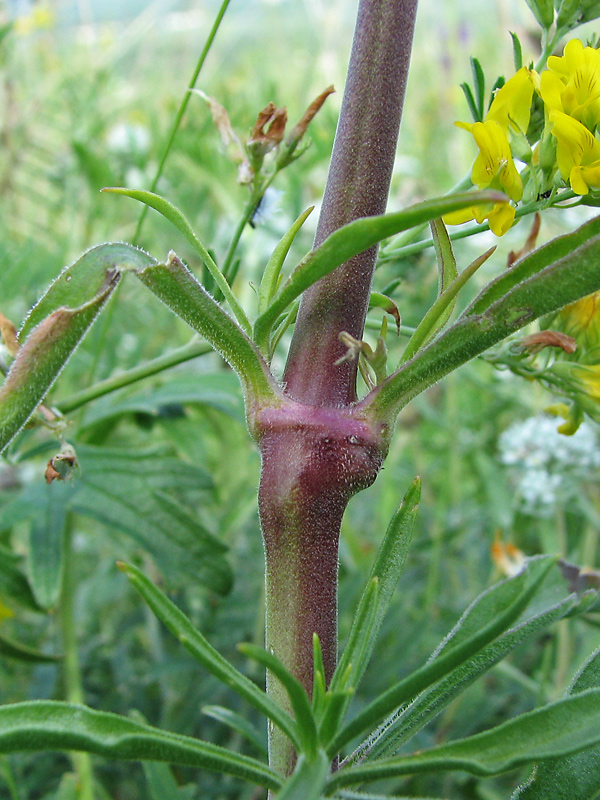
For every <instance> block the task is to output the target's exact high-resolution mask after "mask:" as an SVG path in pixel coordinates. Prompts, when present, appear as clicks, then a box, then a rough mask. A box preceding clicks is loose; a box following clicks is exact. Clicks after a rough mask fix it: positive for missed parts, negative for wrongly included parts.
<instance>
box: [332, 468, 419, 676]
mask: <svg viewBox="0 0 600 800" xmlns="http://www.w3.org/2000/svg"><path fill="white" fill-rule="evenodd" d="M420 497H421V481H420V480H419V478H416V479H415V480H414V482H413V483H412V485H411V486H410V488H409V490H408V491H407V492H406V495H405V496H404V499H403V501H402V504H401V505H400V508H399V509H398V510H397V511H396V513H395V514H394V516H393V517H392V519H391V521H390V524H389V525H388V528H387V531H386V532H385V536H384V538H383V541H382V543H381V546H380V548H379V552H378V553H377V558H376V559H375V563H374V564H373V567H372V569H371V574H370V575H369V581H368V582H367V585H366V587H365V590H364V592H363V595H362V597H361V599H360V602H359V604H358V608H357V610H356V614H355V617H354V622H353V624H352V629H351V631H350V635H349V637H348V642H347V644H346V647H345V648H344V651H343V653H342V656H341V658H340V662H339V664H338V666H337V668H336V670H335V673H334V676H333V678H332V681H331V688H332V690H333V689H336V688H339V686H340V679H341V676H343V675H344V674H346V672H347V671H348V670H349V673H348V684H349V685H350V686H352V687H354V688H356V687H357V686H358V683H359V681H360V679H361V678H362V676H363V674H364V671H365V669H366V668H367V665H368V663H369V661H370V659H371V655H372V653H373V648H374V647H375V642H376V640H377V635H378V633H379V630H380V628H381V625H382V623H383V619H384V617H385V615H386V613H387V610H388V608H389V605H390V602H391V600H392V595H393V594H394V591H395V589H396V585H397V583H398V580H399V579H400V575H401V574H402V571H403V569H404V564H405V562H406V556H407V554H408V549H409V547H410V543H411V541H412V534H413V527H414V522H415V517H416V515H417V510H418V507H419V499H420ZM374 578H377V581H378V587H379V590H378V593H377V597H376V599H375V604H374V609H373V621H372V624H371V625H370V626H366V627H365V625H364V621H365V618H366V616H367V609H368V606H369V587H370V585H371V583H372V581H373V579H374Z"/></svg>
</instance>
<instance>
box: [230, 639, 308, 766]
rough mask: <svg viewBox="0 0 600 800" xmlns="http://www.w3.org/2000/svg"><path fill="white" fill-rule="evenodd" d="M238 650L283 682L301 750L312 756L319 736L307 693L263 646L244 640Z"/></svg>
mask: <svg viewBox="0 0 600 800" xmlns="http://www.w3.org/2000/svg"><path fill="white" fill-rule="evenodd" d="M238 650H239V651H240V652H241V653H243V654H244V655H245V656H247V657H248V658H253V659H254V660H255V661H258V662H259V664H262V665H263V666H265V667H266V668H267V669H268V670H270V671H271V672H272V673H273V675H274V676H275V677H276V678H277V679H278V680H279V681H280V682H281V683H282V684H283V686H284V687H285V690H286V692H287V693H288V697H289V698H290V704H291V706H292V709H293V711H294V715H295V717H296V724H297V725H298V733H299V735H300V742H301V750H302V751H303V752H305V753H307V754H308V756H310V757H311V758H312V757H313V756H314V755H315V754H316V751H317V747H318V744H319V742H318V738H319V737H318V734H317V726H316V722H315V718H314V715H313V712H312V708H311V705H310V701H309V699H308V695H307V694H306V691H305V690H304V687H303V686H302V684H301V683H300V681H299V680H297V678H294V676H293V675H292V674H291V673H289V672H288V671H287V669H286V668H285V667H284V665H283V664H282V663H281V661H280V660H279V659H278V658H277V657H276V656H274V655H273V654H272V653H269V652H267V651H266V650H265V649H264V648H262V647H259V646H258V645H255V644H248V643H246V642H244V643H243V644H239V645H238Z"/></svg>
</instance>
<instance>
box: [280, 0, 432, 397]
mask: <svg viewBox="0 0 600 800" xmlns="http://www.w3.org/2000/svg"><path fill="white" fill-rule="evenodd" d="M416 6H417V0H383V1H382V0H362V1H361V3H360V6H359V10H358V19H357V23H356V30H355V35H354V43H353V47H352V53H351V56H350V65H349V69H348V78H347V82H346V88H345V91H344V99H343V102H342V110H341V113H340V120H339V123H338V129H337V133H336V138H335V143H334V147H333V154H332V159H331V165H330V168H329V176H328V179H327V185H326V188H325V196H324V198H323V206H322V210H321V216H320V218H319V224H318V227H317V233H316V238H315V246H318V245H319V244H321V243H322V242H323V241H324V240H325V239H326V238H327V236H329V234H331V233H332V232H333V231H334V230H336V229H337V228H340V227H342V225H345V224H347V223H348V222H351V221H352V220H354V219H357V218H359V217H366V216H371V215H374V214H382V213H383V212H384V211H385V207H386V203H387V196H388V191H389V184H390V178H391V174H392V167H393V164H394V158H395V153H396V143H397V138H398V129H399V125H400V116H401V111H402V103H403V100H404V92H405V88H406V78H407V75H408V64H409V59H410V51H411V45H412V34H413V27H414V21H415V14H416ZM376 255H377V249H376V248H371V249H369V250H367V251H365V252H364V253H361V254H360V255H358V256H356V257H355V258H353V259H351V260H350V261H349V262H347V263H346V264H343V265H342V266H341V267H338V268H337V269H336V270H335V271H334V272H333V273H331V275H329V276H327V277H326V278H323V279H322V280H320V281H319V282H318V283H317V284H315V286H313V287H311V288H310V289H309V290H308V291H307V292H306V293H305V295H304V297H303V300H302V303H301V305H300V310H299V312H298V320H297V322H296V328H295V331H294V336H293V339H292V344H291V348H290V354H289V357H288V362H287V366H286V370H285V376H284V379H285V382H286V385H287V390H288V392H289V394H290V395H291V396H292V397H294V398H295V399H296V400H301V401H302V402H306V403H312V404H315V405H347V404H348V403H351V402H353V401H354V400H355V399H356V361H345V362H343V363H341V364H337V365H336V364H335V362H336V361H337V360H338V359H339V358H340V356H342V355H343V354H344V349H345V348H344V345H343V344H342V343H341V342H340V341H339V338H338V337H339V334H340V332H341V331H347V332H348V333H350V334H351V335H352V336H353V337H354V338H355V339H360V338H361V337H362V332H363V327H364V321H365V316H366V313H367V308H368V302H369V294H370V290H371V280H372V276H373V270H374V267H375V259H376Z"/></svg>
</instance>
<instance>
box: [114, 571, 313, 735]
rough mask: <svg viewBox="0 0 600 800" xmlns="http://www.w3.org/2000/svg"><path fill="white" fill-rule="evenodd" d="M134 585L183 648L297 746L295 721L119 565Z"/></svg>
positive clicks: (180, 614)
mask: <svg viewBox="0 0 600 800" xmlns="http://www.w3.org/2000/svg"><path fill="white" fill-rule="evenodd" d="M118 567H119V569H121V570H122V571H123V572H125V574H126V575H127V577H128V578H129V580H130V581H131V583H132V584H133V586H135V588H136V589H137V591H138V592H139V593H140V594H141V596H142V597H143V598H144V600H145V601H146V603H147V604H148V605H149V607H150V608H151V609H152V611H153V613H154V614H155V615H156V616H157V617H158V619H159V620H160V621H161V622H162V623H163V624H164V625H165V626H166V627H167V628H168V629H169V630H170V631H171V633H172V634H173V636H175V637H176V638H177V639H179V641H180V642H181V643H182V645H183V646H184V647H185V648H186V650H188V652H190V653H191V654H192V655H193V656H194V658H196V659H197V660H198V661H199V662H200V663H201V664H202V665H203V666H204V667H205V668H206V669H207V670H208V671H209V672H210V673H211V674H212V675H214V676H215V677H216V678H218V680H220V681H221V682H222V683H224V684H225V685H226V686H229V687H230V688H231V689H233V690H234V691H235V692H237V693H238V694H239V695H240V697H243V698H244V700H246V701H247V702H248V703H250V705H252V706H253V707H254V708H257V709H258V710H259V711H261V712H262V713H263V714H264V715H265V716H266V717H267V718H268V719H270V720H272V721H273V722H274V723H275V724H276V725H277V726H279V728H281V730H282V731H283V732H284V733H285V734H287V736H288V737H289V738H290V739H291V741H292V742H293V743H294V745H295V746H296V747H299V744H300V739H299V736H298V729H297V725H296V723H295V721H294V720H293V719H292V718H291V717H290V716H289V714H287V713H286V712H285V711H283V710H282V709H281V708H280V707H279V706H278V705H276V704H275V703H274V702H273V701H272V700H270V699H269V698H268V697H267V695H266V694H265V693H264V692H262V691H261V690H260V689H259V688H258V687H257V686H255V685H254V684H253V683H252V681H250V680H249V679H248V678H246V677H245V675H242V674H241V672H238V670H237V669H236V668H235V667H234V666H233V664H230V663H229V661H227V659H225V658H223V656H222V655H221V654H220V653H219V652H218V651H217V650H215V648H214V647H213V646H212V645H211V644H209V642H208V641H207V640H206V639H205V638H204V636H203V635H202V634H201V633H200V631H197V630H196V628H194V626H193V625H192V623H191V622H190V620H189V619H188V618H187V617H186V616H185V614H184V613H183V612H182V611H180V609H178V608H177V606H176V605H174V604H173V603H172V602H171V601H170V600H169V599H168V598H167V597H165V595H164V594H163V593H162V592H161V591H160V590H159V589H158V588H157V587H156V586H154V584H153V583H151V582H150V581H149V580H148V578H146V576H145V575H144V574H143V573H142V572H140V570H139V569H137V568H136V567H133V566H131V564H123V563H119V564H118Z"/></svg>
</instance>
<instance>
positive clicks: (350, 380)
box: [253, 0, 417, 775]
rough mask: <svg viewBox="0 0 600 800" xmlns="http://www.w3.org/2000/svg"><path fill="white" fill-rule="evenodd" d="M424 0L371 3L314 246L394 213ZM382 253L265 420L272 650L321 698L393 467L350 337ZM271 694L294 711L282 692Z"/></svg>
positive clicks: (277, 750) (329, 309) (302, 349)
mask: <svg viewBox="0 0 600 800" xmlns="http://www.w3.org/2000/svg"><path fill="white" fill-rule="evenodd" d="M416 3H417V0H361V2H360V6H359V11H358V19H357V24H356V30H355V34H354V43H353V48H352V53H351V56H350V65H349V72H348V80H347V83H346V88H345V92H344V99H343V101H342V110H341V114H340V120H339V123H338V130H337V133H336V139H335V144H334V150H333V155H332V161H331V166H330V170H329V176H328V179H327V186H326V189H325V197H324V200H323V207H322V211H321V216H320V219H319V224H318V227H317V234H316V239H315V245H316V246H318V245H319V244H321V243H322V242H323V241H324V240H325V239H326V238H327V236H329V235H330V234H331V233H332V232H333V231H335V230H337V229H338V228H340V227H341V226H343V225H345V224H347V223H348V222H351V221H353V220H355V219H357V218H359V217H365V216H370V215H374V214H381V213H383V212H384V211H385V206H386V202H387V195H388V191H389V183H390V178H391V172H392V167H393V163H394V158H395V152H396V143H397V137H398V128H399V124H400V116H401V109H402V101H403V98H404V91H405V87H406V79H407V73H408V63H409V56H410V49H411V43H412V33H413V27H414V20H415V14H416ZM375 259H376V248H371V249H370V250H368V251H366V252H364V253H362V254H360V255H358V256H357V257H355V258H353V259H352V260H351V261H349V262H347V263H345V264H343V265H342V266H340V267H338V268H337V269H336V270H335V271H334V272H332V273H331V274H330V275H329V276H328V277H326V278H323V279H322V280H320V281H319V282H318V283H317V284H315V285H314V286H313V287H311V288H310V289H309V290H308V291H307V292H306V294H305V296H304V297H303V300H302V303H301V306H300V310H299V314H298V320H297V322H296V328H295V331H294V335H293V338H292V344H291V348H290V353H289V357H288V362H287V365H286V369H285V374H284V382H285V386H286V393H287V395H288V397H287V398H285V399H284V400H283V402H281V403H280V405H279V406H277V407H271V408H262V409H258V410H256V411H255V419H254V423H253V430H254V432H255V435H256V438H257V440H258V442H259V446H260V450H261V455H262V473H261V485H260V491H259V511H260V518H261V525H262V531H263V536H264V541H265V552H266V562H267V567H266V573H267V577H266V617H267V633H266V639H267V648H268V649H269V650H270V651H272V652H273V653H274V654H275V655H276V656H277V657H278V658H279V659H280V660H281V661H283V663H284V664H285V666H286V667H287V669H288V670H289V671H290V672H292V674H294V675H295V676H296V677H297V678H298V680H299V681H300V682H301V683H302V685H303V686H304V687H305V689H306V691H307V693H308V694H309V695H310V694H311V692H312V683H313V655H312V653H313V634H314V633H317V634H318V636H319V639H320V642H321V648H322V651H323V660H324V666H325V673H326V680H327V681H329V679H330V678H331V675H332V673H333V670H334V668H335V664H336V659H337V557H338V556H337V553H338V540H339V533H340V527H341V521H342V516H343V513H344V511H345V508H346V505H347V503H348V500H349V499H350V497H351V496H352V495H353V494H354V493H355V492H357V491H360V490H361V489H364V488H366V487H367V486H369V485H370V484H371V483H372V482H373V481H374V480H375V477H376V475H377V472H378V470H379V468H380V466H381V463H382V461H383V458H384V457H385V453H386V448H387V441H388V434H389V431H388V430H387V427H386V425H384V424H382V425H380V426H379V427H377V426H374V425H371V424H370V422H369V420H368V419H365V418H364V417H363V418H361V417H360V416H359V414H358V413H357V412H356V410H355V409H353V408H352V405H351V404H352V403H353V402H354V401H355V400H356V367H357V365H356V361H344V362H341V363H339V364H336V363H335V362H336V361H337V360H338V359H339V358H340V356H342V355H344V352H345V347H344V345H343V344H342V343H341V342H340V341H339V334H340V332H341V331H347V332H348V333H350V334H351V335H352V336H354V337H355V338H357V339H360V338H362V333H363V328H364V323H365V317H366V313H367V309H368V304H369V297H370V291H371V281H372V275H373V270H374V268H375ZM267 688H268V691H269V693H270V694H271V695H272V696H273V697H274V698H275V699H276V700H277V702H279V703H280V704H281V705H283V706H284V707H288V704H287V699H286V697H285V693H284V691H283V689H282V687H281V686H280V685H279V684H278V682H277V681H276V680H275V679H274V678H269V680H268V686H267ZM295 757H296V754H295V753H294V750H293V747H292V746H291V744H290V743H289V741H288V740H287V739H286V738H285V737H284V736H282V735H280V734H279V733H278V732H277V731H271V732H270V736H269V762H270V764H271V766H272V767H273V768H274V769H275V770H277V771H278V772H280V773H281V774H284V775H286V774H289V773H290V771H291V770H292V769H293V766H294V763H295Z"/></svg>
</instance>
